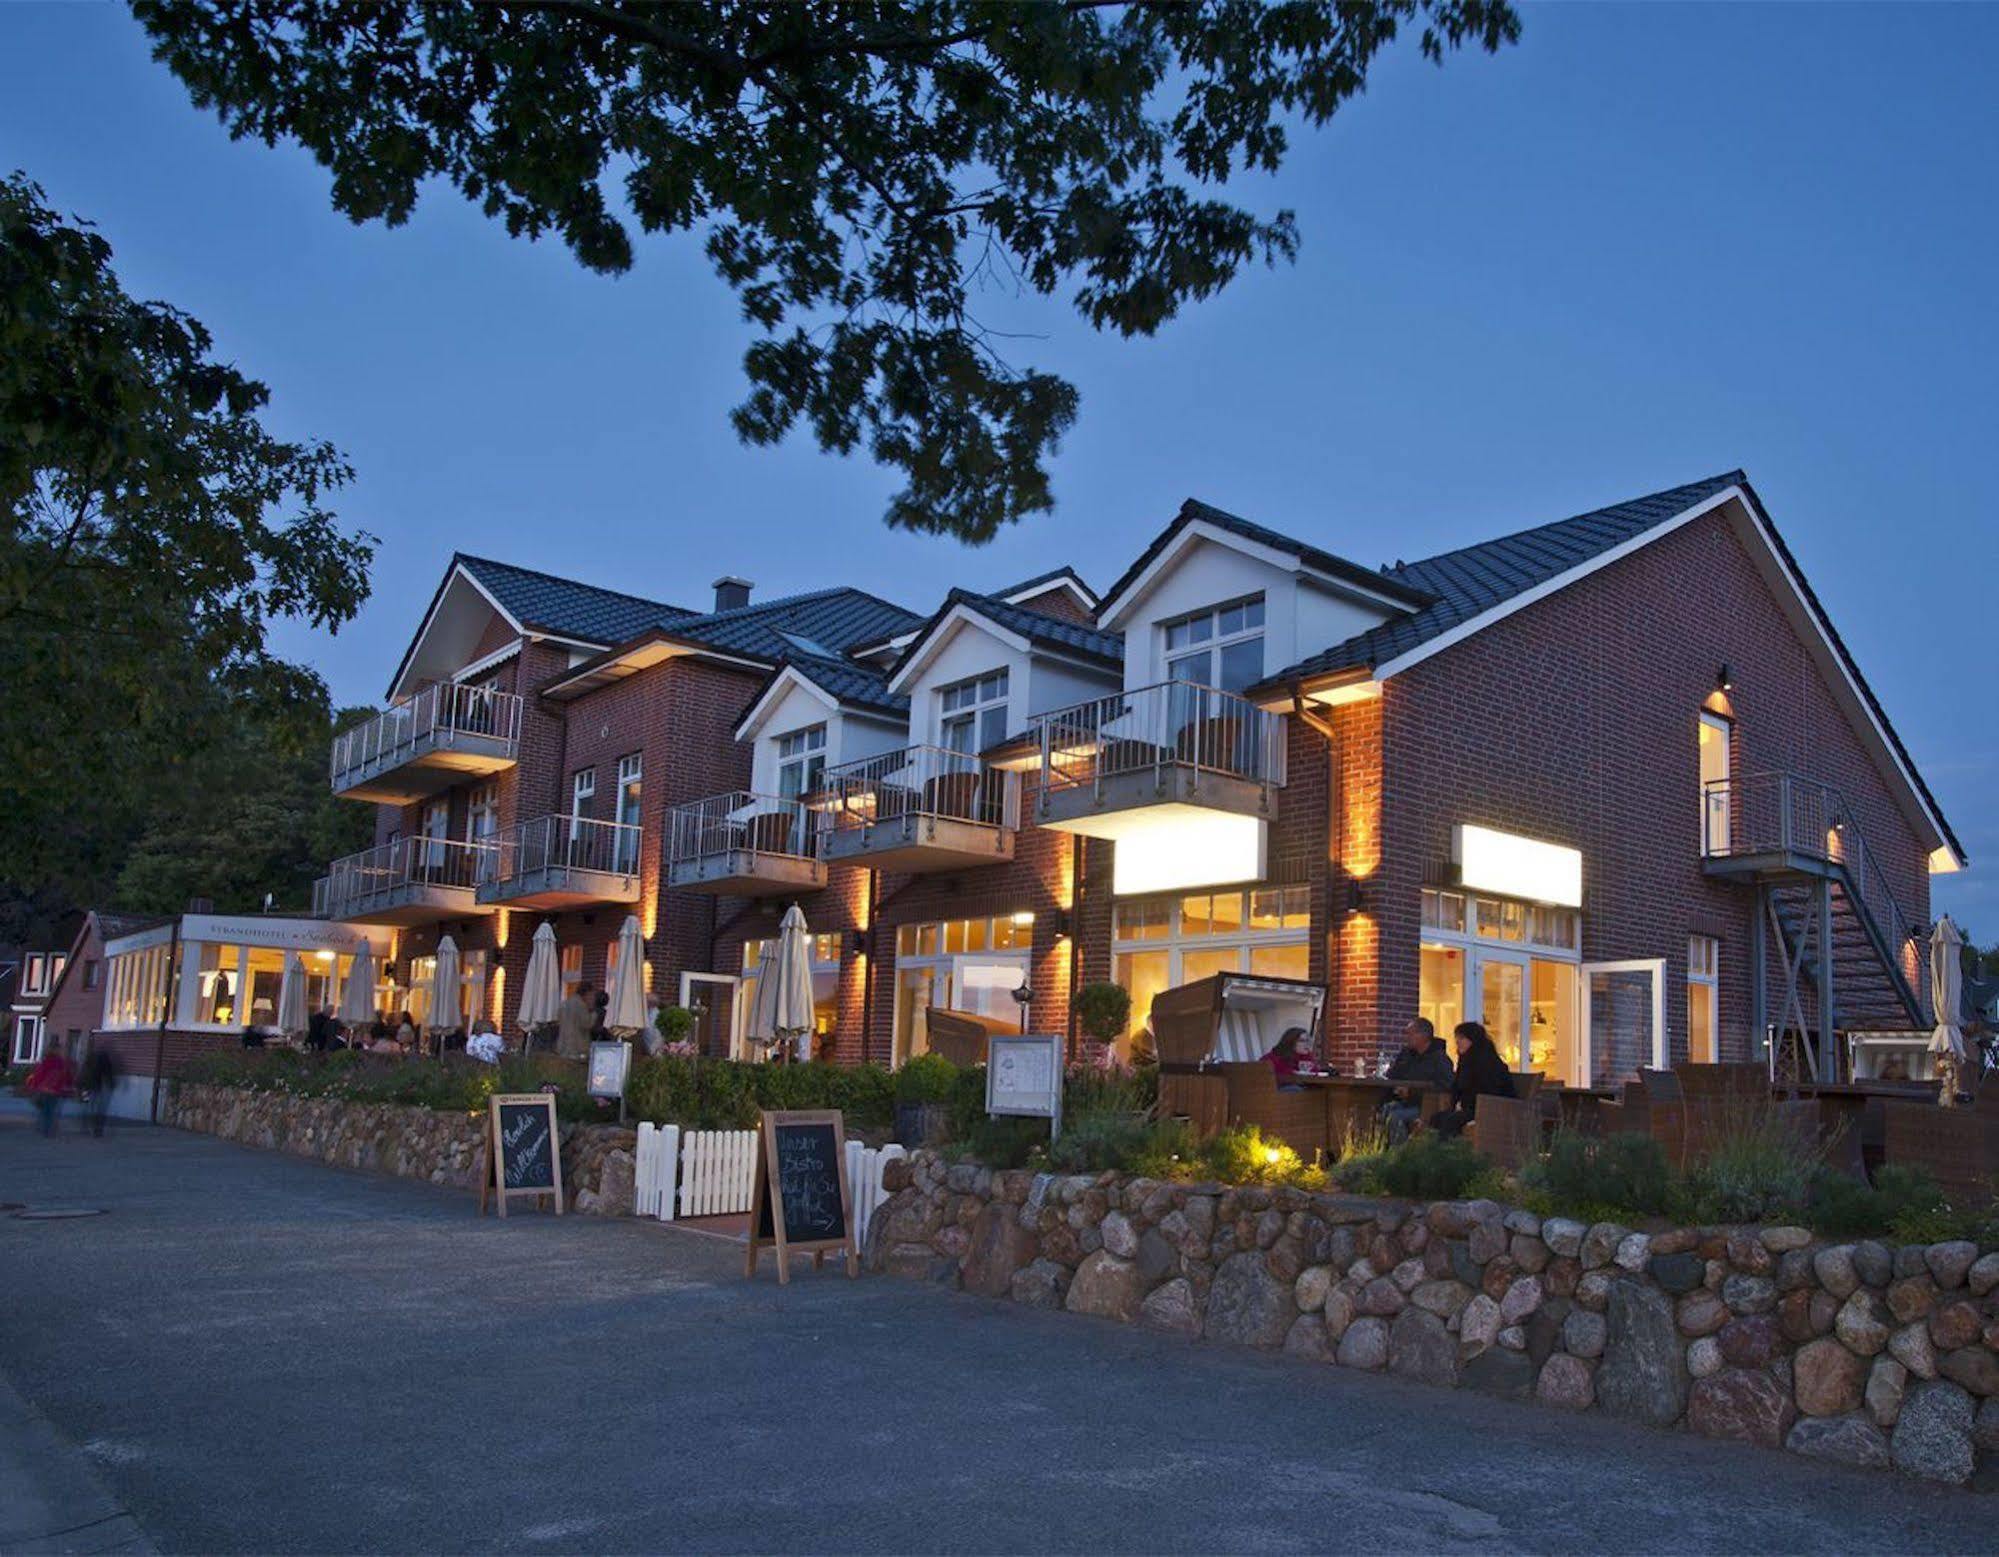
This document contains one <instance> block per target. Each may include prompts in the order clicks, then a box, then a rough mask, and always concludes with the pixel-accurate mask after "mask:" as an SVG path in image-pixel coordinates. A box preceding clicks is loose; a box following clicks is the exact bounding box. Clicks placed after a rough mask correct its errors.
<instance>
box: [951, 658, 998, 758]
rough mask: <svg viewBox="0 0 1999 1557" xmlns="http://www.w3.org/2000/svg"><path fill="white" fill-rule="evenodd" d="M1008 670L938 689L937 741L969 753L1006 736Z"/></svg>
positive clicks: (991, 744)
mask: <svg viewBox="0 0 1999 1557" xmlns="http://www.w3.org/2000/svg"><path fill="white" fill-rule="evenodd" d="M1006 696H1007V672H1006V671H1005V670H1003V669H1002V670H990V671H987V672H986V673H985V674H984V675H982V676H973V677H970V678H969V679H967V680H964V681H959V682H954V683H952V684H951V685H950V686H948V687H940V688H938V690H937V708H938V714H939V720H938V725H937V733H938V738H939V739H938V744H940V745H941V746H943V747H944V749H945V750H946V751H955V752H962V753H965V754H966V755H970V754H971V753H973V752H981V751H984V750H985V749H986V748H987V747H988V746H997V745H999V743H1000V742H1001V741H1003V740H1005V739H1006Z"/></svg>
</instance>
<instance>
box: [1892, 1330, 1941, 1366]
mask: <svg viewBox="0 0 1999 1557" xmlns="http://www.w3.org/2000/svg"><path fill="white" fill-rule="evenodd" d="M1888 1355H1889V1356H1891V1357H1893V1358H1894V1359H1895V1360H1896V1361H1897V1362H1899V1363H1900V1364H1901V1365H1902V1366H1903V1367H1905V1368H1907V1369H1908V1370H1909V1371H1910V1372H1911V1373H1913V1374H1914V1375H1915V1376H1916V1377H1917V1378H1919V1379H1933V1378H1935V1377H1936V1376H1937V1350H1936V1346H1935V1344H1934V1343H1933V1342H1932V1341H1931V1340H1930V1330H1929V1326H1928V1325H1925V1324H1913V1325H1904V1326H1902V1328H1901V1329H1899V1330H1897V1331H1896V1332H1895V1333H1894V1334H1893V1335H1891V1336H1889V1337H1888Z"/></svg>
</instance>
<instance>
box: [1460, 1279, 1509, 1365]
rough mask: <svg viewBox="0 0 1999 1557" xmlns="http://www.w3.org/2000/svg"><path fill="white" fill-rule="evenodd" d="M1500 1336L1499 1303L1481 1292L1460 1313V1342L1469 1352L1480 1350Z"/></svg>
mask: <svg viewBox="0 0 1999 1557" xmlns="http://www.w3.org/2000/svg"><path fill="white" fill-rule="evenodd" d="M1498 1336H1499V1305H1498V1304H1497V1303H1495V1302H1493V1300H1492V1299H1491V1298H1489V1297H1487V1296H1486V1295H1485V1294H1484V1293H1483V1292H1481V1293H1479V1294H1478V1295H1477V1296H1475V1297H1473V1298H1472V1299H1471V1301H1470V1302H1468V1303H1466V1304H1465V1306H1464V1309H1463V1310H1462V1311H1461V1312H1460V1313H1459V1315H1458V1344H1459V1345H1461V1346H1462V1347H1464V1348H1465V1350H1466V1351H1468V1352H1478V1351H1483V1350H1484V1349H1485V1348H1486V1347H1488V1346H1490V1345H1492V1343H1493V1342H1494V1340H1496V1339H1497V1338H1498Z"/></svg>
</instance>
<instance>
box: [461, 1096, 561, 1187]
mask: <svg viewBox="0 0 1999 1557" xmlns="http://www.w3.org/2000/svg"><path fill="white" fill-rule="evenodd" d="M486 1160H487V1164H488V1166H487V1169H486V1171H485V1172H484V1173H482V1174H481V1175H480V1184H479V1211H480V1214H481V1215H484V1213H485V1210H486V1195H487V1192H488V1191H491V1192H492V1194H493V1195H494V1196H495V1198H497V1199H498V1201H499V1203H500V1215H501V1216H505V1215H506V1214H507V1201H508V1200H509V1199H510V1198H511V1197H513V1196H515V1195H550V1196H553V1197H554V1200H555V1211H556V1214H557V1215H558V1216H560V1215H561V1214H562V1136H561V1134H560V1132H559V1131H558V1130H557V1129H556V1124H555V1094H554V1093H552V1092H515V1093H501V1094H499V1095H497V1096H495V1097H494V1098H493V1099H492V1100H491V1104H490V1109H489V1112H488V1115H487V1120H486Z"/></svg>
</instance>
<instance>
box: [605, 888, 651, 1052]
mask: <svg viewBox="0 0 1999 1557" xmlns="http://www.w3.org/2000/svg"><path fill="white" fill-rule="evenodd" d="M645 971H646V943H645V940H644V938H643V937H642V936H641V935H640V934H639V921H638V916H637V915H636V914H627V915H625V922H624V924H623V925H622V926H621V927H620V928H619V930H618V970H617V972H616V974H614V975H613V976H612V979H611V987H610V989H608V990H607V991H605V993H607V994H608V995H609V996H610V997H611V1003H610V1005H609V1007H607V1008H606V1010H605V1012H604V1026H605V1028H606V1029H607V1030H609V1031H611V1032H614V1033H618V1034H621V1035H628V1034H632V1033H636V1032H637V1031H638V1030H639V1029H640V1028H642V1027H644V1026H645V1025H646V993H645Z"/></svg>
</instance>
